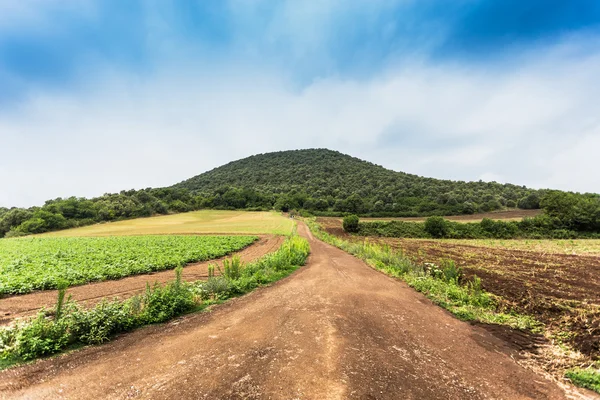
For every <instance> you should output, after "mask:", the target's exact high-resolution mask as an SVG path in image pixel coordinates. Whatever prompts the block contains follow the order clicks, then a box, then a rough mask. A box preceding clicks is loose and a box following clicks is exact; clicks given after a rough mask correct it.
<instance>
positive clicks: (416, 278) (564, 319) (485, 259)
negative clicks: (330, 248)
mask: <svg viewBox="0 0 600 400" xmlns="http://www.w3.org/2000/svg"><path fill="white" fill-rule="evenodd" d="M319 220H320V221H321V220H322V221H323V222H324V223H325V224H326V225H325V227H326V231H324V232H320V233H318V234H317V235H318V236H319V237H320V238H321V239H323V240H325V241H327V242H329V243H331V244H334V245H336V246H338V247H340V248H342V249H344V250H346V251H348V252H350V253H352V254H355V255H357V256H358V257H360V258H362V259H364V260H365V261H367V262H368V263H369V264H370V265H372V266H374V267H375V268H377V269H380V270H382V271H384V272H386V273H387V274H389V275H392V276H399V277H400V278H401V279H404V280H405V281H406V282H407V283H408V284H409V285H411V286H412V287H414V288H415V289H417V290H419V291H422V292H423V293H425V294H426V295H427V296H428V297H430V298H431V299H432V300H433V301H434V302H436V303H437V304H440V305H441V306H443V307H444V308H446V309H449V310H450V311H451V312H453V313H454V314H455V315H457V316H458V317H459V318H461V319H467V320H477V321H481V322H485V323H492V324H503V325H504V324H505V321H503V319H504V318H503V317H500V318H498V315H509V316H512V317H517V316H519V317H520V318H517V320H522V318H523V319H524V321H525V323H521V324H519V323H517V324H515V323H514V322H512V321H510V320H508V321H509V323H508V325H509V326H510V327H511V328H515V327H517V328H524V329H526V330H528V331H532V332H539V333H542V334H543V336H542V337H535V336H531V337H529V336H525V337H529V339H526V340H525V341H524V342H521V341H522V340H523V338H522V337H521V338H519V336H516V337H517V340H518V341H519V342H521V343H522V346H524V347H523V350H526V351H528V349H530V348H531V349H540V350H539V351H538V350H535V351H534V352H531V353H530V352H529V351H528V353H527V354H528V357H531V358H533V359H535V360H536V361H535V363H536V364H538V365H542V366H543V367H544V368H545V369H546V370H547V371H549V372H552V373H554V374H555V375H557V376H562V375H563V374H565V373H567V374H566V376H567V377H568V378H569V379H570V380H571V381H573V382H574V383H575V384H577V385H579V386H583V387H587V388H591V389H593V390H597V388H592V384H591V383H590V382H594V379H597V378H598V376H599V373H600V369H599V368H600V297H599V295H600V281H599V280H598V277H599V276H600V275H599V274H600V260H599V259H598V258H597V257H593V256H592V257H590V256H586V255H585V253H591V254H594V249H596V247H597V245H598V243H600V240H595V241H594V240H580V239H579V240H543V241H539V240H521V241H514V240H498V239H485V240H460V241H457V240H436V239H431V238H430V239H427V240H423V239H410V238H409V239H406V238H404V239H400V238H386V237H365V236H359V235H354V234H349V233H348V232H345V231H344V230H343V228H342V226H343V225H342V224H341V223H340V222H339V220H338V221H337V225H336V224H334V222H336V221H333V220H332V219H328V218H324V219H319ZM436 222H437V221H436ZM315 225H316V224H315V223H314V222H312V223H311V228H312V230H313V232H319V230H320V226H315ZM432 225H433V226H430V227H429V228H430V229H431V230H432V231H433V229H434V228H435V229H436V230H438V232H439V231H440V226H439V225H438V224H432ZM442 229H443V228H442ZM330 232H331V233H334V235H331V234H330ZM442 232H443V230H442ZM490 241H492V242H493V243H494V244H496V245H495V246H493V247H486V246H485V244H486V243H488V242H490ZM471 243H473V244H474V245H471ZM499 243H500V244H499ZM515 243H516V244H515ZM530 243H538V244H537V245H536V246H537V247H538V248H537V250H538V251H537V252H534V251H527V252H522V251H513V250H511V249H512V248H515V247H516V248H518V249H529V250H532V249H531V248H530V246H531V244H530ZM539 243H542V244H543V247H541V248H539V246H540V244H539ZM517 244H518V245H517ZM567 245H569V246H570V248H574V247H577V246H584V247H583V249H584V250H585V251H584V250H580V252H582V253H584V255H581V256H573V255H572V251H567V250H565V248H564V246H567ZM524 246H525V248H523V247H524ZM373 248H375V250H373ZM548 248H550V249H554V251H549V250H547V249H548ZM565 253H566V254H568V255H565ZM373 254H374V255H373ZM398 259H400V261H398ZM402 260H408V261H402ZM449 260H452V262H451V261H449ZM401 262H405V263H407V265H409V266H413V267H411V268H413V269H414V270H415V271H416V273H410V272H409V273H404V270H406V269H407V267H402V268H399V267H398V265H399V264H401ZM411 268H408V269H409V270H410V269H411ZM455 268H456V269H458V268H460V271H461V272H460V276H461V278H460V279H459V283H460V282H462V284H463V285H466V286H467V288H468V287H469V285H470V286H471V288H473V287H475V288H480V289H481V290H482V291H483V292H484V293H486V294H487V296H489V297H488V298H491V299H492V305H491V306H490V308H486V307H485V305H486V304H488V305H489V303H487V302H486V301H485V300H484V301H476V302H474V301H473V300H469V301H465V302H463V304H469V303H470V304H471V305H473V304H475V305H476V310H475V312H471V313H468V312H467V313H465V314H463V310H464V309H463V310H461V309H460V308H459V307H460V303H458V305H459V307H457V304H453V302H452V300H453V299H455V298H456V297H458V296H457V295H456V294H455V287H454V285H453V283H451V284H450V285H448V284H447V283H446V282H444V281H448V279H447V277H448V276H455V274H454V270H455ZM398 271H401V272H400V273H398ZM424 272H425V273H427V272H429V275H432V276H433V277H434V278H435V277H437V278H438V279H437V280H435V279H434V280H432V279H430V278H422V275H423V273H424ZM439 278H441V279H439ZM436 286H439V287H436ZM432 288H433V290H432ZM474 293H476V291H473V290H472V291H471V296H470V298H471V299H477V296H473V294H474ZM448 298H449V299H450V300H449V299H448ZM465 298H468V297H467V296H465ZM480 299H481V298H480ZM484 299H485V298H484ZM457 311H458V312H457ZM471 311H472V310H471ZM481 311H484V313H483V317H482V315H481ZM488 312H491V314H492V316H493V317H492V318H488V317H487V315H489V314H488ZM531 322H533V323H531ZM502 335H504V334H502ZM507 335H509V336H510V334H508V333H507ZM509 340H510V339H509ZM519 346H521V344H520V345H519ZM538 346H541V347H538ZM573 367H577V368H576V369H571V368H573ZM582 367H587V368H585V369H582Z"/></svg>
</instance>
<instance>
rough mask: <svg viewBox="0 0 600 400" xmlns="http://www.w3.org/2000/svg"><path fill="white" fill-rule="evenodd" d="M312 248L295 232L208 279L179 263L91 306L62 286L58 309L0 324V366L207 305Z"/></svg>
mask: <svg viewBox="0 0 600 400" xmlns="http://www.w3.org/2000/svg"><path fill="white" fill-rule="evenodd" d="M309 252H310V248H309V245H308V242H307V241H306V240H305V239H303V238H300V237H298V236H291V237H289V238H288V239H287V240H286V241H285V242H284V243H283V244H282V246H281V247H280V248H279V250H277V251H276V252H274V253H271V254H268V255H266V256H264V257H263V258H261V259H259V260H257V261H255V262H253V263H250V264H244V263H242V262H241V261H240V260H239V258H235V257H234V258H232V259H231V260H226V261H225V262H224V263H223V265H221V266H218V265H214V266H213V267H212V268H211V275H210V277H209V278H208V280H206V281H197V282H191V283H187V282H184V281H182V279H181V274H182V267H178V268H177V269H176V270H175V280H174V281H173V282H171V283H168V284H166V285H164V286H160V285H158V284H157V285H155V286H150V285H148V286H147V288H146V291H145V292H144V293H142V294H139V295H136V296H134V297H132V298H129V299H127V300H125V301H120V300H104V301H103V302H101V303H99V304H98V305H96V306H95V307H93V308H85V307H84V306H82V305H80V304H78V303H77V302H75V301H71V300H70V299H69V298H68V293H67V292H66V288H65V287H64V286H63V287H61V288H60V290H59V294H58V299H57V303H56V307H55V308H54V309H52V310H42V311H40V313H39V314H38V315H37V316H36V317H34V318H30V319H26V320H23V321H17V322H16V323H14V324H13V325H11V326H9V327H6V328H2V329H0V368H7V367H9V366H11V365H14V364H16V363H20V362H23V361H28V360H33V359H35V358H39V357H43V356H48V355H51V354H55V353H57V352H60V351H63V350H65V349H68V348H73V347H77V346H81V345H90V344H98V343H103V342H106V341H108V340H110V339H111V338H113V337H114V336H115V335H116V334H118V333H122V332H127V331H130V330H133V329H136V328H138V327H141V326H144V325H147V324H154V323H161V322H165V321H168V320H170V319H172V318H174V317H177V316H179V315H182V314H185V313H189V312H193V311H200V310H203V309H204V308H206V307H207V306H209V305H211V304H215V303H219V302H222V301H224V300H227V299H229V298H231V297H235V296H239V295H242V294H245V293H248V292H250V291H251V290H253V289H255V288H257V287H259V286H262V285H267V284H269V283H272V282H274V281H277V280H279V279H281V278H283V277H285V276H287V275H289V274H290V273H292V272H293V271H295V270H296V269H297V268H298V267H300V266H302V265H304V263H305V262H306V258H307V257H308V254H309Z"/></svg>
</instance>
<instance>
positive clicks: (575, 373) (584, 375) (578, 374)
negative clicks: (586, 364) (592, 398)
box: [565, 368, 600, 393]
mask: <svg viewBox="0 0 600 400" xmlns="http://www.w3.org/2000/svg"><path fill="white" fill-rule="evenodd" d="M565 376H566V377H567V378H569V379H570V380H571V381H572V382H573V383H574V384H575V385H577V386H581V387H584V388H586V389H590V390H593V391H595V392H597V393H600V370H593V369H591V368H590V369H581V368H577V369H572V370H570V371H567V373H566V374H565Z"/></svg>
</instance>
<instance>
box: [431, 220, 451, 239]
mask: <svg viewBox="0 0 600 400" xmlns="http://www.w3.org/2000/svg"><path fill="white" fill-rule="evenodd" d="M449 230H450V229H449V226H448V222H447V221H446V220H445V219H444V218H443V217H436V216H434V217H429V218H427V220H425V231H426V232H427V233H429V234H430V235H431V236H432V237H434V238H443V237H447V236H448V232H449Z"/></svg>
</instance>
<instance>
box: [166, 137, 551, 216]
mask: <svg viewBox="0 0 600 400" xmlns="http://www.w3.org/2000/svg"><path fill="white" fill-rule="evenodd" d="M173 188H183V189H187V190H190V191H191V192H192V193H194V194H196V195H199V196H200V197H202V198H204V203H205V205H206V206H207V207H235V208H244V207H263V206H265V205H266V206H268V205H269V203H270V202H271V203H270V204H275V208H278V209H284V210H287V209H305V210H309V211H316V212H327V211H329V212H353V213H360V214H366V213H367V214H373V215H375V214H377V215H392V214H393V215H404V216H412V215H429V214H446V215H447V214H460V213H473V212H477V211H492V210H497V209H501V208H504V207H516V206H519V207H521V208H538V207H539V195H540V193H539V192H538V191H534V190H530V189H527V188H525V187H523V186H516V185H510V184H498V183H494V182H492V183H488V182H481V181H480V182H460V181H448V180H439V179H433V178H424V177H420V176H417V175H411V174H406V173H403V172H396V171H392V170H389V169H386V168H383V167H381V166H379V165H375V164H372V163H370V162H367V161H363V160H360V159H358V158H354V157H351V156H348V155H345V154H342V153H339V152H337V151H331V150H327V149H309V150H292V151H282V152H276V153H266V154H259V155H255V156H251V157H248V158H244V159H242V160H238V161H233V162H230V163H228V164H226V165H223V166H221V167H218V168H215V169H213V170H211V171H208V172H206V173H203V174H201V175H198V176H195V177H193V178H191V179H188V180H186V181H183V182H181V183H178V184H177V185H174V186H173Z"/></svg>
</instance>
